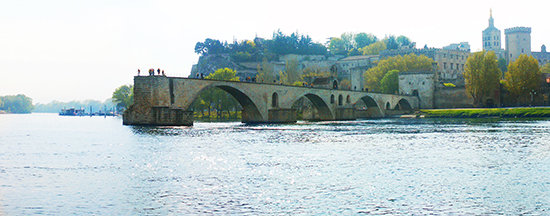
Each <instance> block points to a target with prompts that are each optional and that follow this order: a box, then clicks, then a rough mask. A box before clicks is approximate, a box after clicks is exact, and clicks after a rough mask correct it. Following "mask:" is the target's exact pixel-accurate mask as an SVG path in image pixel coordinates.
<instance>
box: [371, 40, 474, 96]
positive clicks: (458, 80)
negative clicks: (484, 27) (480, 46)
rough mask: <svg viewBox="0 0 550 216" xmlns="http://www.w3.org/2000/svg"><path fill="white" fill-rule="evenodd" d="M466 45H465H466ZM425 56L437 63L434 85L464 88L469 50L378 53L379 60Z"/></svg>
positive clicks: (410, 50) (432, 49)
mask: <svg viewBox="0 0 550 216" xmlns="http://www.w3.org/2000/svg"><path fill="white" fill-rule="evenodd" d="M466 44H467V43H466ZM411 53H414V54H415V55H425V56H427V57H428V58H431V59H433V60H434V61H436V62H437V63H438V69H437V73H436V74H435V75H436V83H437V84H443V83H446V82H450V83H453V84H454V85H456V86H464V76H462V74H463V73H464V67H465V65H466V59H468V56H470V50H469V49H465V50H461V49H438V48H424V49H399V50H383V51H381V52H380V59H384V58H387V57H391V56H398V55H401V56H403V55H408V54H411Z"/></svg>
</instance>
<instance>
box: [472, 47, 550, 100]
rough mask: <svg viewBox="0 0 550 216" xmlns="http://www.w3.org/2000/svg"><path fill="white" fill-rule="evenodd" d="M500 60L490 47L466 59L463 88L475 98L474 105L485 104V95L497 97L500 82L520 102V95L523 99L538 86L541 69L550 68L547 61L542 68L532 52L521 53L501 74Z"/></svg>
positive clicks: (490, 97) (494, 98) (548, 70)
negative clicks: (531, 54)
mask: <svg viewBox="0 0 550 216" xmlns="http://www.w3.org/2000/svg"><path fill="white" fill-rule="evenodd" d="M501 62H502V61H501V60H497V57H496V54H495V53H494V52H493V51H489V52H487V51H481V52H476V53H473V54H472V55H470V57H468V59H467V60H466V65H465V69H464V80H465V82H466V91H467V92H468V94H469V95H470V96H471V97H472V98H473V99H474V106H477V107H479V106H487V105H488V104H487V99H491V100H494V101H497V100H498V98H497V97H498V95H499V93H500V94H502V92H501V91H500V89H501V86H503V87H504V88H503V90H504V91H507V93H508V94H509V95H510V96H511V97H513V99H514V101H515V102H516V105H517V106H519V105H520V104H521V102H522V98H524V99H523V102H525V100H526V99H525V98H527V96H528V95H529V94H534V93H535V92H536V91H537V90H538V88H539V87H540V84H541V82H542V79H541V78H542V77H541V71H545V72H550V64H545V65H544V66H543V67H542V68H541V67H539V62H538V61H537V60H536V59H535V58H534V57H533V56H528V55H525V54H522V55H520V56H519V57H518V58H517V59H516V60H515V61H511V62H509V63H508V66H507V67H506V68H505V69H507V71H506V72H505V73H504V77H502V74H503V72H502V69H503V67H502V63H501ZM502 78H503V79H502Z"/></svg>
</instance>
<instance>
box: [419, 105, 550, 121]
mask: <svg viewBox="0 0 550 216" xmlns="http://www.w3.org/2000/svg"><path fill="white" fill-rule="evenodd" d="M413 115H414V116H415V117H417V118H550V107H532V108H530V107H528V108H526V107H517V108H478V109H473V108H465V109H429V110H428V109H423V110H419V111H418V112H416V113H415V114H413Z"/></svg>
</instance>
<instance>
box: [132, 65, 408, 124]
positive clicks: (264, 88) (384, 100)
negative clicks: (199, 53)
mask: <svg viewBox="0 0 550 216" xmlns="http://www.w3.org/2000/svg"><path fill="white" fill-rule="evenodd" d="M209 88H220V89H222V90H224V91H226V92H228V93H229V94H231V95H232V96H233V97H235V99H237V101H238V102H239V103H240V104H241V106H242V107H243V109H242V122H244V123H293V122H296V119H297V110H296V109H295V108H293V105H294V104H295V103H296V102H297V101H298V100H299V99H300V98H302V97H305V98H307V99H309V101H311V103H312V104H313V107H315V109H316V112H315V115H312V116H310V118H309V119H311V120H320V121H329V120H354V119H356V118H361V117H371V118H377V117H385V116H389V115H395V114H404V113H409V112H412V111H413V110H414V109H417V108H418V104H419V101H418V98H417V97H415V96H405V95H391V94H380V93H372V92H364V91H351V90H338V89H327V88H315V87H301V86H288V85H277V84H265V83H253V82H239V81H219V80H207V79H189V78H180V77H166V76H136V77H134V104H133V105H132V106H130V107H129V108H128V109H127V110H126V111H125V112H124V114H123V124H125V125H167V126H168V125H169V126H184V125H193V111H191V110H190V109H191V103H193V101H194V100H195V99H196V98H197V97H198V96H199V94H200V93H201V92H203V91H204V90H206V89H209Z"/></svg>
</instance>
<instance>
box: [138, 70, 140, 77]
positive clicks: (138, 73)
mask: <svg viewBox="0 0 550 216" xmlns="http://www.w3.org/2000/svg"><path fill="white" fill-rule="evenodd" d="M139 72H140V71H139V68H138V76H139Z"/></svg>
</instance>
